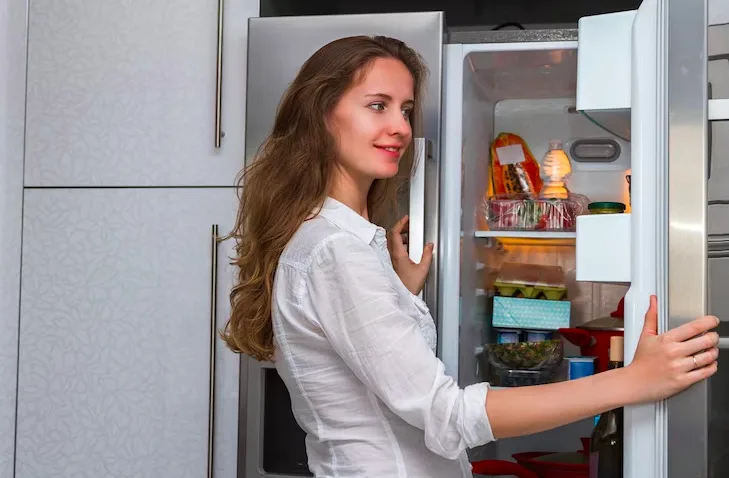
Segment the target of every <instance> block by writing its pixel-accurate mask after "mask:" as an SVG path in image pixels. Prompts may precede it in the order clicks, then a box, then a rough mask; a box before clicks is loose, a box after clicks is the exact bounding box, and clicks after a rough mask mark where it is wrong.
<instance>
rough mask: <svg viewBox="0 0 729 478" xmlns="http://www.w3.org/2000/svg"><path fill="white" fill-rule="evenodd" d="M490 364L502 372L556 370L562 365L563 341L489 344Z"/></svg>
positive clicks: (486, 348)
mask: <svg viewBox="0 0 729 478" xmlns="http://www.w3.org/2000/svg"><path fill="white" fill-rule="evenodd" d="M484 348H485V350H486V353H487V354H488V360H489V363H490V364H491V365H492V366H494V367H496V368H498V369H502V370H554V369H555V368H556V367H557V366H558V365H559V364H561V363H562V359H563V358H564V350H563V345H562V341H561V340H545V341H543V342H517V343H511V344H487V345H486V346H485V347H484Z"/></svg>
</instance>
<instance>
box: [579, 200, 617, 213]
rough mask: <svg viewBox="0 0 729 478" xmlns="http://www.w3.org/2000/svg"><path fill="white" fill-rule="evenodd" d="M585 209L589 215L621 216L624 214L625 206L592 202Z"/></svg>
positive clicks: (614, 203)
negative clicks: (588, 211)
mask: <svg viewBox="0 0 729 478" xmlns="http://www.w3.org/2000/svg"><path fill="white" fill-rule="evenodd" d="M587 208H588V209H589V210H590V214H622V213H624V212H625V204H623V203H621V202H593V203H590V204H589V205H588V206H587Z"/></svg>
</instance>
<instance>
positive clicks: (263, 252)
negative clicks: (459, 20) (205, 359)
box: [222, 36, 426, 360]
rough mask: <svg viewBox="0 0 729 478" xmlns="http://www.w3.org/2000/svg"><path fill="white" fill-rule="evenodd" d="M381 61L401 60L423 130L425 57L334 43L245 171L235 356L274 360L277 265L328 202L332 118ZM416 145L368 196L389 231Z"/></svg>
mask: <svg viewBox="0 0 729 478" xmlns="http://www.w3.org/2000/svg"><path fill="white" fill-rule="evenodd" d="M377 58H396V59H398V60H400V61H402V63H403V64H404V65H405V66H406V67H407V68H408V70H409V71H410V73H411V74H412V75H413V80H414V92H413V93H414V95H415V96H414V99H415V108H414V110H413V112H412V113H413V115H412V116H411V126H412V128H413V133H414V134H417V132H418V131H419V128H420V120H419V116H420V115H419V114H418V108H419V106H420V104H421V92H422V85H423V82H424V79H425V75H426V69H425V65H424V62H423V61H422V59H421V57H420V56H419V55H418V54H417V53H416V52H415V51H414V50H412V49H410V48H409V47H408V46H407V45H405V44H404V43H403V42H401V41H399V40H395V39H392V38H387V37H381V36H378V37H367V36H356V37H349V38H342V39H339V40H336V41H333V42H331V43H329V44H327V45H325V46H324V47H322V48H321V49H320V50H318V51H317V52H316V53H314V55H312V56H311V57H310V58H309V59H308V60H307V61H306V63H304V65H303V66H302V67H301V70H299V73H298V75H297V76H296V79H295V80H294V82H293V83H292V84H291V86H290V87H289V88H288V90H287V91H286V93H285V94H284V96H283V98H282V100H281V103H280V105H279V108H278V112H277V114H276V119H275V122H274V126H273V131H272V132H271V134H270V136H269V137H268V138H267V139H266V141H265V142H264V143H263V145H262V146H261V147H260V148H259V150H258V152H257V155H256V158H255V160H254V161H253V162H252V164H251V165H250V166H249V167H248V168H247V169H244V171H242V173H241V175H239V178H238V184H239V186H243V187H242V193H241V195H240V207H239V209H238V217H237V220H236V224H235V227H234V229H233V232H232V233H231V236H232V237H233V238H235V240H236V255H237V257H236V258H235V259H234V264H235V265H236V266H237V267H238V281H237V284H236V285H235V286H234V287H233V290H232V291H231V293H230V303H231V316H230V320H229V321H228V323H227V324H226V326H225V329H224V330H223V334H222V336H223V339H224V340H225V342H226V343H227V345H228V347H229V348H230V349H232V350H233V351H235V352H238V353H245V354H247V355H251V356H253V357H255V358H256V359H258V360H270V359H271V357H272V355H273V352H274V345H273V325H272V319H271V301H272V290H273V282H274V276H275V272H276V267H277V265H278V260H279V258H280V256H281V253H282V252H283V250H284V248H285V247H286V245H287V244H288V242H289V240H291V237H292V236H293V235H294V233H295V232H296V230H297V229H298V228H299V227H300V226H301V224H302V223H303V222H304V221H305V220H306V219H307V218H308V217H309V216H310V215H311V214H312V212H313V211H316V210H318V208H320V207H321V206H322V204H323V203H324V200H325V198H326V196H327V192H328V188H329V179H330V172H331V170H332V167H333V164H334V161H335V160H336V157H337V148H336V142H335V140H334V138H333V136H332V134H331V133H330V131H329V129H328V128H327V118H328V117H329V114H330V113H331V111H332V110H333V109H334V107H335V106H336V105H337V102H338V101H339V99H340V98H341V97H342V95H343V94H344V93H345V91H347V90H348V88H350V87H351V86H353V85H354V84H356V82H357V81H360V80H361V78H362V77H363V76H364V74H366V72H367V68H368V67H369V66H371V64H372V62H373V61H374V60H375V59H377ZM412 166H413V146H412V144H411V145H410V146H409V147H408V148H407V150H406V151H405V153H404V154H403V158H402V159H401V162H400V173H398V176H396V177H394V178H391V179H382V180H376V181H374V183H373V185H372V187H371V188H370V191H369V194H368V197H367V206H368V212H369V215H370V217H371V218H372V221H373V222H375V223H376V224H379V225H382V226H387V225H388V224H389V222H390V221H391V220H392V213H393V212H396V211H397V194H398V192H399V190H400V188H401V186H402V185H403V184H404V182H405V180H407V178H409V176H410V174H411V169H412Z"/></svg>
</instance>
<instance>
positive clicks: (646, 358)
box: [626, 296, 719, 402]
mask: <svg viewBox="0 0 729 478" xmlns="http://www.w3.org/2000/svg"><path fill="white" fill-rule="evenodd" d="M717 325H719V319H717V318H716V317H714V316H710V315H709V316H704V317H700V318H698V319H695V320H693V321H691V322H689V323H687V324H684V325H682V326H680V327H676V328H675V329H671V330H669V331H667V332H665V333H663V334H660V335H659V334H658V305H657V300H656V297H655V296H651V299H650V308H649V309H648V312H646V315H645V324H644V325H643V331H642V332H641V335H640V340H639V342H638V347H637V350H636V352H635V357H634V359H633V361H632V362H631V363H630V365H628V366H627V367H626V371H629V373H630V374H631V376H632V379H631V383H633V384H634V386H635V387H636V388H637V392H638V393H637V397H636V398H637V399H638V400H637V401H638V402H648V401H656V400H663V399H665V398H668V397H670V396H672V395H674V394H676V393H678V392H680V391H682V390H684V389H686V388H688V387H689V386H691V385H693V384H694V383H696V382H699V381H701V380H704V379H706V378H708V377H711V376H712V375H714V374H715V373H716V370H717V366H718V364H717V362H716V360H717V358H718V357H719V349H718V348H717V344H718V343H719V335H718V334H717V333H716V332H710V330H711V329H713V328H715V327H716V326H717Z"/></svg>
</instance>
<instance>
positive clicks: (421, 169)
mask: <svg viewBox="0 0 729 478" xmlns="http://www.w3.org/2000/svg"><path fill="white" fill-rule="evenodd" d="M413 146H414V148H415V164H414V165H413V166H414V167H413V173H412V178H411V180H410V198H409V200H410V201H409V204H410V206H409V209H410V210H409V212H408V216H409V223H410V226H409V229H408V255H409V256H410V260H412V261H413V262H420V260H421V259H422V257H423V250H424V249H425V244H427V243H428V242H432V243H434V244H436V248H435V249H434V251H433V261H432V263H431V265H430V271H429V272H428V278H427V279H426V281H425V286H424V287H423V290H422V292H421V293H420V294H419V297H420V298H421V299H423V300H424V301H425V303H426V304H427V305H428V308H429V309H430V313H431V316H432V317H433V320H434V321H435V322H436V324H437V306H438V267H437V263H438V253H437V250H438V247H437V243H436V241H437V238H438V223H439V221H438V209H439V207H438V205H439V196H438V195H439V168H438V163H437V161H436V157H435V154H434V150H435V149H434V143H433V142H432V141H431V140H429V139H427V138H415V139H414V140H413Z"/></svg>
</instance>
